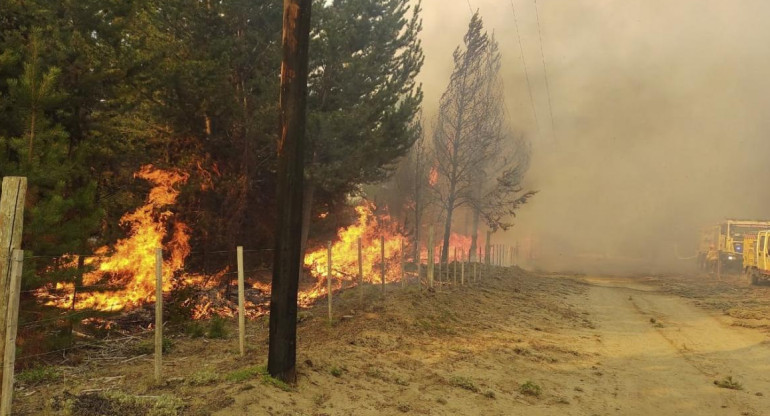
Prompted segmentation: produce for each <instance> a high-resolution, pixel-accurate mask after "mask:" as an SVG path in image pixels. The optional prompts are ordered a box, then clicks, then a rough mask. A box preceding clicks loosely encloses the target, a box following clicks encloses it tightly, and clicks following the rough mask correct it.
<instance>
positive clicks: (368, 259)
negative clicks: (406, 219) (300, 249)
mask: <svg viewBox="0 0 770 416" xmlns="http://www.w3.org/2000/svg"><path fill="white" fill-rule="evenodd" d="M375 209H376V207H375V206H374V204H372V203H371V202H364V203H363V204H362V205H360V206H358V207H356V213H357V214H358V220H357V221H356V223H355V224H352V225H350V226H348V227H345V228H342V229H340V230H339V231H338V232H337V238H338V241H336V242H334V243H333V244H332V280H333V282H332V290H336V289H339V288H341V287H342V286H343V284H344V282H346V281H347V282H356V281H357V279H358V239H359V238H360V239H361V258H362V268H363V280H364V281H365V282H371V283H373V282H379V281H380V280H379V279H380V276H381V273H382V272H381V267H382V246H381V242H382V241H383V240H382V239H384V242H385V281H386V282H394V281H398V280H400V279H401V273H400V261H401V249H402V242H403V243H405V237H404V235H403V234H402V233H401V232H400V231H399V230H398V227H397V225H396V223H395V222H393V221H392V220H391V219H390V216H389V215H387V214H382V215H380V216H378V215H375V214H374V211H375ZM327 258H328V252H327V248H326V247H324V248H320V249H318V250H315V251H313V252H310V253H307V254H306V256H305V266H306V267H307V268H309V269H310V274H311V275H312V276H313V277H314V278H315V279H316V285H315V286H314V287H313V288H311V289H309V290H306V291H302V292H301V293H300V294H299V299H300V303H309V302H312V300H313V299H315V298H317V297H319V296H323V295H325V294H326V292H327V289H326V288H327V285H326V283H327V282H326V279H327V274H328V260H327Z"/></svg>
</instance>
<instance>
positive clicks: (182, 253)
mask: <svg viewBox="0 0 770 416" xmlns="http://www.w3.org/2000/svg"><path fill="white" fill-rule="evenodd" d="M135 177H137V178H141V179H145V180H147V181H150V182H151V183H152V184H153V185H154V187H153V188H152V189H151V190H150V193H149V195H148V197H147V202H146V203H145V204H144V205H143V206H141V207H139V208H138V209H136V210H135V211H133V212H130V213H127V214H126V215H124V216H123V217H122V218H121V224H122V225H124V226H127V228H128V229H129V231H128V232H129V236H128V237H127V238H125V239H121V240H118V242H117V243H116V244H115V246H114V248H113V249H112V250H110V248H109V247H107V246H104V247H101V248H99V249H97V250H96V255H97V256H96V257H93V258H89V259H87V260H86V261H85V265H87V266H90V267H92V268H93V269H94V270H93V271H91V272H88V273H85V274H84V275H83V285H84V286H106V287H108V290H104V291H94V292H84V293H79V294H77V295H73V293H74V285H73V284H72V283H65V284H62V283H60V284H58V285H57V287H56V289H57V291H66V292H67V293H69V294H68V295H67V296H66V297H63V298H62V297H53V296H51V295H50V293H48V291H41V292H42V293H40V295H41V296H43V297H49V298H50V299H49V300H48V302H47V304H48V305H52V306H59V307H73V306H74V308H75V309H86V308H89V309H96V310H102V311H117V310H123V309H126V308H131V307H134V306H138V305H141V304H143V303H147V302H150V301H152V300H153V299H154V297H155V296H154V291H155V256H154V254H153V253H154V250H155V249H156V248H158V247H163V246H165V249H166V251H167V253H168V254H167V256H166V260H164V262H163V290H164V291H168V290H170V289H171V287H172V276H173V275H174V274H175V273H176V272H177V271H179V270H181V269H182V268H183V267H184V261H185V258H186V257H187V256H188V255H189V254H190V244H189V238H190V237H189V234H190V233H189V228H188V227H187V225H185V224H184V223H181V222H175V223H174V224H173V231H172V233H171V238H170V240H169V241H168V242H165V244H164V240H165V239H166V234H167V231H166V230H167V224H168V223H169V221H170V220H171V219H172V217H173V215H174V214H173V213H172V212H171V211H169V210H168V209H167V208H168V207H169V206H170V205H172V204H174V203H175V202H176V199H177V197H178V196H179V190H178V189H177V186H178V185H180V184H183V183H185V182H186V181H187V179H188V177H189V176H188V175H187V174H186V173H182V172H179V171H164V170H161V169H157V168H155V167H153V166H152V165H146V166H143V167H142V168H141V169H140V170H139V171H138V172H137V173H136V174H135ZM189 278H190V277H188V279H189ZM188 283H190V282H188ZM113 288H114V289H113ZM73 296H76V299H75V300H74V302H73V299H72V298H73Z"/></svg>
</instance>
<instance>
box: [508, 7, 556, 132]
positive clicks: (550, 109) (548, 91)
mask: <svg viewBox="0 0 770 416" xmlns="http://www.w3.org/2000/svg"><path fill="white" fill-rule="evenodd" d="M512 2H513V0H511V4H513V3H512ZM534 2H535V18H536V19H537V36H538V40H539V41H540V58H541V59H542V61H543V75H544V77H545V92H546V95H547V96H548V112H549V115H550V116H551V134H553V138H554V140H556V122H555V121H554V118H553V106H552V105H551V86H550V83H549V82H548V67H547V66H546V64H545V52H543V33H542V30H541V29H540V12H539V11H538V7H537V0H534Z"/></svg>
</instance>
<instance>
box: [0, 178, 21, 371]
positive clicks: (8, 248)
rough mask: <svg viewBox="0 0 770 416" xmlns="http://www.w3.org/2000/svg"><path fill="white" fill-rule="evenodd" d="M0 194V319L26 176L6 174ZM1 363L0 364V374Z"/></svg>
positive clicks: (17, 244)
mask: <svg viewBox="0 0 770 416" xmlns="http://www.w3.org/2000/svg"><path fill="white" fill-rule="evenodd" d="M1 192H2V194H0V319H2V322H7V321H8V302H9V296H8V295H9V291H10V290H9V289H10V283H11V265H12V260H11V256H12V255H13V250H16V249H20V248H21V232H22V228H23V223H24V221H23V220H24V200H25V196H26V195H27V178H23V177H15V176H7V177H5V178H3V185H2V191H1ZM5 328H6V326H5V325H4V324H0V357H5V344H4V342H3V341H4V340H5V338H6V336H5V335H6V334H5ZM4 367H5V365H2V366H0V373H2V371H3V368H4Z"/></svg>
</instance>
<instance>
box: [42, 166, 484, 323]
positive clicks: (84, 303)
mask: <svg viewBox="0 0 770 416" xmlns="http://www.w3.org/2000/svg"><path fill="white" fill-rule="evenodd" d="M136 177H137V178H141V179H144V180H147V181H149V182H150V183H151V184H152V185H153V187H152V188H151V190H150V191H149V194H148V197H147V200H146V202H145V204H144V205H143V206H141V207H139V208H138V209H136V210H135V211H133V212H129V213H127V214H126V215H124V216H123V217H122V218H121V224H122V225H123V226H124V227H125V228H126V229H127V237H126V238H124V239H121V240H118V242H117V243H116V244H115V245H114V246H112V247H108V246H105V247H101V248H99V249H97V250H96V256H94V257H89V258H87V259H83V260H82V261H81V260H80V259H79V258H77V257H76V256H68V257H65V258H63V259H62V263H63V264H60V265H59V267H60V268H70V269H76V268H77V267H78V266H81V267H86V268H87V270H89V271H87V272H85V273H84V274H83V278H82V284H78V285H77V287H76V285H75V284H74V283H58V284H56V285H55V286H53V285H49V286H48V287H44V288H42V289H40V290H38V291H37V293H36V296H37V298H38V300H39V301H40V302H42V303H43V304H45V305H46V306H52V307H56V308H59V309H61V310H74V311H94V312H97V313H101V314H102V315H104V313H108V314H109V313H114V312H118V313H119V317H117V318H115V319H116V321H120V320H122V321H124V322H123V323H126V324H132V323H136V324H141V323H149V322H151V320H152V319H151V317H152V313H153V312H152V307H151V305H152V304H153V303H154V301H155V266H156V265H155V255H154V252H155V249H156V248H158V247H163V253H164V256H163V258H164V260H163V273H162V275H163V294H164V298H165V303H166V304H167V311H169V312H168V313H169V315H172V314H173V315H174V316H177V315H181V316H180V317H186V318H192V319H206V318H210V317H212V316H222V317H232V316H235V315H236V314H237V285H236V279H237V274H236V272H235V270H234V269H235V267H232V266H231V267H225V268H224V269H222V270H220V271H219V272H217V273H207V274H200V273H191V272H189V271H186V270H185V261H186V260H187V259H188V257H189V256H190V254H191V251H190V228H189V226H188V225H187V224H185V223H183V222H182V221H180V220H179V219H178V218H176V216H175V214H174V212H173V211H172V210H171V207H173V205H174V204H175V203H176V201H177V198H178V196H179V192H180V189H179V188H180V186H181V185H183V184H185V183H186V181H187V180H188V178H189V175H188V174H186V173H184V172H180V171H175V170H161V169H158V168H155V167H153V166H150V165H148V166H144V167H142V168H141V169H140V170H139V171H138V172H137V173H136ZM355 211H356V220H355V222H354V223H353V224H351V225H349V226H347V227H343V228H341V229H340V230H339V231H338V232H337V234H336V238H335V240H334V241H333V242H332V246H331V253H332V254H331V256H332V265H331V266H332V267H331V278H332V285H331V286H332V290H334V291H336V290H340V289H342V288H345V287H350V286H354V285H356V284H358V276H359V245H360V262H361V266H360V267H361V270H360V272H361V273H362V275H363V280H364V282H369V283H380V281H381V277H382V270H383V262H384V271H385V280H386V282H388V283H390V282H395V281H398V280H400V279H401V278H402V272H401V270H402V269H401V262H402V261H403V260H404V257H405V256H404V253H403V251H404V250H406V249H405V248H404V245H405V244H406V240H407V238H406V236H405V235H404V234H403V233H402V232H401V231H400V229H399V227H398V224H397V223H396V221H393V220H392V219H391V218H390V216H389V215H388V214H387V212H386V210H382V209H381V210H380V211H379V212H378V211H377V207H375V205H374V204H373V203H371V202H367V201H364V202H363V203H361V204H360V205H359V206H357V207H356V208H355ZM450 243H451V244H452V246H453V247H456V248H459V249H460V250H461V251H467V250H468V247H469V246H470V238H468V237H465V236H460V235H456V234H455V235H453V236H452V238H451V240H450ZM383 249H384V251H383ZM423 252H424V253H425V250H424V248H423ZM437 253H438V252H437ZM383 254H384V256H383ZM226 255H228V256H230V255H232V256H233V259H232V260H233V261H232V264H234V263H235V261H234V260H235V258H234V253H228V254H226ZM327 257H328V251H327V247H321V248H318V249H316V250H313V251H310V252H308V253H307V255H306V257H305V259H304V265H305V271H306V275H307V276H308V277H309V278H310V279H309V280H310V282H309V283H308V284H305V285H303V287H302V288H301V289H300V293H299V296H298V299H299V304H300V306H302V307H306V306H310V304H312V303H313V302H314V301H315V300H316V299H318V298H319V297H323V296H326V295H327V287H328V286H327V283H328V282H327V276H328V275H329V264H328V259H327ZM423 258H427V257H423ZM260 261H261V265H262V267H261V268H260V269H258V270H257V271H248V270H247V272H246V276H245V278H246V280H247V282H248V289H247V290H246V293H245V295H246V314H247V316H248V317H251V318H254V317H258V316H260V315H264V314H265V313H267V311H268V309H269V307H268V306H269V300H270V284H269V283H268V282H269V281H270V280H271V275H270V271H269V267H266V266H267V263H269V260H268V259H266V258H263V259H261V260H260ZM104 322H106V323H105V325H109V322H107V321H104Z"/></svg>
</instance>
